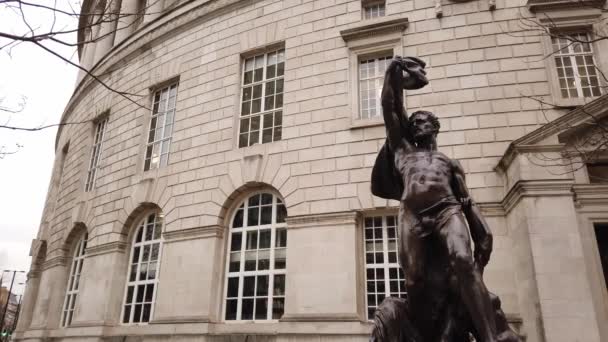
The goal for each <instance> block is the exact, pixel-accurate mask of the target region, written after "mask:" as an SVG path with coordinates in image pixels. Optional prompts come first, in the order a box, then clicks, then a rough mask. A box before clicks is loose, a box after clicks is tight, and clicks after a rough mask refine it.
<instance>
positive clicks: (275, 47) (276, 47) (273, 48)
mask: <svg viewBox="0 0 608 342" xmlns="http://www.w3.org/2000/svg"><path fill="white" fill-rule="evenodd" d="M280 51H283V61H282V62H283V63H284V68H283V75H282V76H276V73H275V77H273V78H271V79H267V78H266V77H267V74H266V73H267V66H268V65H267V62H268V55H269V54H271V53H273V52H276V53H277V54H278V53H279V52H280ZM260 55H262V56H263V68H262V80H261V81H257V82H256V81H253V80H252V82H251V83H248V84H247V86H251V87H252V89H253V86H254V85H257V84H259V85H261V86H262V87H261V88H262V91H261V95H260V101H261V103H260V111H259V112H257V113H255V114H252V113H251V112H250V113H249V114H246V115H242V114H241V111H242V106H243V102H244V101H243V94H244V91H245V88H246V85H245V72H246V69H245V68H246V64H247V63H246V62H247V60H248V59H251V58H254V59H255V58H256V57H259V56H260ZM254 63H255V60H254ZM278 63H280V62H277V64H278ZM277 64H275V65H277ZM254 70H255V65H254ZM286 72H287V49H286V48H285V44H284V43H277V44H272V45H268V46H265V47H263V48H258V49H254V50H252V51H249V52H246V53H242V54H241V57H240V64H239V83H238V87H239V89H238V92H237V94H238V98H237V101H236V103H237V106H236V113H237V115H236V122H235V126H234V127H236V128H237V129H235V144H234V146H235V147H236V148H237V149H241V148H243V149H246V148H248V147H252V146H255V145H264V144H271V143H274V142H277V141H281V140H284V139H283V136H284V132H283V122H284V116H285V94H286V92H285V85H286V83H285V82H286V78H285V74H286ZM279 79H282V80H283V91H282V93H278V92H275V93H274V95H275V100H276V95H277V94H282V95H283V103H282V106H281V107H280V109H277V108H278V107H273V108H272V109H269V110H264V107H265V103H266V83H267V82H269V81H271V80H272V81H275V82H276V81H277V80H279ZM275 90H276V87H275ZM251 96H252V99H253V90H252V95H251ZM252 102H253V101H252ZM277 112H281V123H280V126H277V125H275V122H274V121H275V120H276V119H275V116H274V115H276V113H277ZM267 114H273V125H272V141H269V142H265V143H264V142H263V138H264V135H263V131H264V122H263V120H264V118H263V117H264V115H267ZM253 117H259V118H260V121H259V127H258V140H257V143H255V144H253V145H250V144H249V140H250V137H251V131H252V130H251V118H253ZM245 118H249V125H248V131H247V144H246V145H244V146H241V145H240V144H241V143H240V139H241V120H242V119H245ZM277 128H280V130H281V133H280V138H279V139H278V140H275V130H276V129H277Z"/></svg>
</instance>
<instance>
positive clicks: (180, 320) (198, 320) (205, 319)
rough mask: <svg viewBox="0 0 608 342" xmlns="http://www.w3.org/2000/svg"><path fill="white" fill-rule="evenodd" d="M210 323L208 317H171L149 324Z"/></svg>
mask: <svg viewBox="0 0 608 342" xmlns="http://www.w3.org/2000/svg"><path fill="white" fill-rule="evenodd" d="M176 323H180V324H184V323H211V319H210V318H209V316H174V317H173V316H172V317H159V318H154V319H153V320H151V321H150V323H149V324H176Z"/></svg>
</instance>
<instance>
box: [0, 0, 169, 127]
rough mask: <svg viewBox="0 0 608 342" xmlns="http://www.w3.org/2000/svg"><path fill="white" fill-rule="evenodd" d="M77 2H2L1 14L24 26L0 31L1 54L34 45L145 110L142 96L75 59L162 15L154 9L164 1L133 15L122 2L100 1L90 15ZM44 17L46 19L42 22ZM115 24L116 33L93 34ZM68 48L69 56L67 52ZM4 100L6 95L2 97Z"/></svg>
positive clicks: (2, 109)
mask: <svg viewBox="0 0 608 342" xmlns="http://www.w3.org/2000/svg"><path fill="white" fill-rule="evenodd" d="M73 1H74V3H72V2H70V1H69V0H68V1H66V0H45V1H39V0H29V1H25V0H0V14H2V13H4V14H2V16H9V15H11V16H13V17H14V18H18V20H20V21H21V22H22V24H23V27H24V29H23V30H22V31H21V32H4V31H2V30H0V53H6V54H8V55H9V56H12V53H13V49H15V48H18V47H19V46H20V45H22V44H33V45H35V46H36V47H38V48H40V50H41V51H43V52H44V53H48V54H51V55H52V56H54V57H56V58H58V59H59V60H61V61H63V62H65V63H67V64H69V65H71V66H73V67H74V68H77V69H79V70H80V71H81V72H83V73H85V74H86V75H88V76H89V77H90V78H92V79H93V80H94V81H95V82H98V83H99V84H100V85H101V86H103V87H104V88H106V89H108V90H109V91H111V92H113V93H116V94H118V95H119V96H122V97H123V98H125V99H127V100H128V101H130V102H132V103H134V104H136V105H137V106H139V107H144V106H143V105H142V104H140V103H139V101H138V100H139V99H140V98H141V97H142V95H138V94H134V93H130V92H128V91H124V90H121V89H117V88H114V87H112V86H111V85H109V84H108V83H106V81H105V80H104V75H99V74H97V73H96V71H95V70H92V69H89V68H87V67H86V66H84V65H82V63H78V62H77V61H75V56H76V54H77V52H78V49H79V48H80V49H82V48H83V47H84V46H85V45H87V44H92V43H96V42H99V41H101V40H103V39H105V38H107V37H108V36H114V35H115V34H116V33H117V32H118V31H119V30H127V29H129V28H131V27H132V26H133V25H138V24H139V23H140V22H141V21H142V19H143V17H144V16H147V15H154V14H158V13H154V12H152V11H151V8H152V7H153V6H154V4H155V3H156V2H157V1H160V0H152V1H150V0H149V1H147V2H146V5H145V6H142V7H141V8H139V9H138V10H137V11H136V12H133V13H122V12H120V10H119V9H118V8H117V7H118V6H115V4H116V3H117V1H118V0H100V1H98V2H97V7H96V8H95V10H94V11H93V10H92V11H90V12H89V11H86V12H84V11H81V3H80V0H73ZM60 5H61V6H60ZM33 12H36V13H37V14H38V16H36V18H34V19H32V16H31V13H33ZM40 17H43V18H45V19H43V20H40ZM128 17H134V18H130V19H133V20H126V19H127V18H128ZM121 21H122V22H127V23H128V24H126V25H122V26H120V27H119V28H118V25H117V23H118V22H121ZM113 22H114V23H115V25H114V27H117V28H116V29H115V30H113V31H110V32H104V33H103V34H98V35H93V33H92V32H99V31H100V30H99V26H101V25H104V24H106V23H113ZM78 23H80V25H78ZM79 32H80V34H79ZM66 48H67V51H69V53H65V51H66ZM1 98H2V94H0V99H1ZM0 104H1V102H0ZM23 105H25V103H23V104H22V105H21V106H20V107H18V108H16V109H15V108H10V107H2V106H0V112H2V113H5V114H11V113H15V112H17V111H19V110H20V109H23ZM0 119H1V117H0ZM85 122H89V121H85ZM81 123H83V122H62V123H57V124H50V125H41V126H38V127H18V126H12V125H10V124H8V123H0V128H3V129H11V130H20V131H39V130H43V129H46V128H49V127H55V126H63V125H74V124H81Z"/></svg>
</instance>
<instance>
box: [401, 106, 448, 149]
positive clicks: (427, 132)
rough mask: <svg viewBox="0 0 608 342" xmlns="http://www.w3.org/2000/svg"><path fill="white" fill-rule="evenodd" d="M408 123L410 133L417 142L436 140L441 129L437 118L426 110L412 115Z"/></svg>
mask: <svg viewBox="0 0 608 342" xmlns="http://www.w3.org/2000/svg"><path fill="white" fill-rule="evenodd" d="M408 121H409V126H410V127H409V129H410V133H411V135H412V137H413V138H414V140H415V141H416V142H418V141H424V140H428V139H429V138H436V137H437V134H438V133H439V128H440V127H441V126H440V125H439V119H438V118H437V116H435V114H433V113H431V112H428V111H425V110H419V111H416V112H414V113H412V115H410V118H409V120H408Z"/></svg>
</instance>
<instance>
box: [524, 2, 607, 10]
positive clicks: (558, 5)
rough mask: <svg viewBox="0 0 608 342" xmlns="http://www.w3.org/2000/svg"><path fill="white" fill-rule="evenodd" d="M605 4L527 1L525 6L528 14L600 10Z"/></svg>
mask: <svg viewBox="0 0 608 342" xmlns="http://www.w3.org/2000/svg"><path fill="white" fill-rule="evenodd" d="M605 3H606V0H528V3H527V6H528V9H529V10H530V12H545V11H551V10H561V9H573V8H581V7H588V8H597V9H601V8H602V7H603V6H604V4H605Z"/></svg>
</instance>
